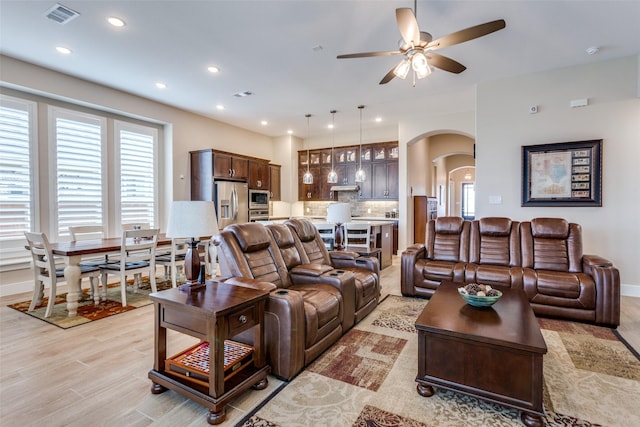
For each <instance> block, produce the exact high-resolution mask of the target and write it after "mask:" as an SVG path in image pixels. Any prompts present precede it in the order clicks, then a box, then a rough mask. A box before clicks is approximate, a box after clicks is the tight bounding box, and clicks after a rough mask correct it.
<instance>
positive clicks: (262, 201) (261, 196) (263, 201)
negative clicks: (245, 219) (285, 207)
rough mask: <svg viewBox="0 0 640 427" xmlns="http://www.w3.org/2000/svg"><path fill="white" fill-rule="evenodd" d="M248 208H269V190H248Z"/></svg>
mask: <svg viewBox="0 0 640 427" xmlns="http://www.w3.org/2000/svg"><path fill="white" fill-rule="evenodd" d="M249 209H269V192H268V191H267V190H249Z"/></svg>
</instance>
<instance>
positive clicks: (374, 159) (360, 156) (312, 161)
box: [298, 141, 399, 201]
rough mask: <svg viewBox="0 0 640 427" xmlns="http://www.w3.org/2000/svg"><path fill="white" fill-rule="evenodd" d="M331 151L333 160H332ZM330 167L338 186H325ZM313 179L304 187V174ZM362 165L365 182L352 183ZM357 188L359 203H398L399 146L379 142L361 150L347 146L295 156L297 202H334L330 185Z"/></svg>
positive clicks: (365, 146)
mask: <svg viewBox="0 0 640 427" xmlns="http://www.w3.org/2000/svg"><path fill="white" fill-rule="evenodd" d="M332 151H333V156H332ZM332 158H333V167H334V169H335V171H336V173H337V174H338V182H337V183H335V184H328V183H327V175H328V174H329V171H330V170H331V159H332ZM307 159H308V163H309V171H310V172H311V174H312V175H313V184H303V183H302V176H303V175H304V173H305V172H306V171H307ZM360 164H362V169H364V171H365V174H366V180H365V181H364V182H359V183H356V182H355V174H356V171H357V170H358V169H359V167H360ZM354 184H358V185H359V186H360V191H359V192H358V198H359V199H360V200H397V199H398V194H399V191H398V143H397V142H395V141H393V142H382V143H375V144H366V145H363V146H362V149H360V146H357V145H354V146H346V147H337V148H334V149H333V150H331V149H326V148H325V149H319V150H318V149H316V150H303V151H299V152H298V200H300V201H332V200H335V199H336V198H337V194H336V193H335V192H332V191H330V190H331V187H332V186H333V185H354Z"/></svg>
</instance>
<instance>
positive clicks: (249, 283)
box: [219, 277, 278, 292]
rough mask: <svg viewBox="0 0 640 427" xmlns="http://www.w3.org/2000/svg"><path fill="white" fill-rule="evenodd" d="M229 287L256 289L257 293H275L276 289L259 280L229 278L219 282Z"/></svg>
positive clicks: (272, 285)
mask: <svg viewBox="0 0 640 427" xmlns="http://www.w3.org/2000/svg"><path fill="white" fill-rule="evenodd" d="M219 281H220V282H222V283H227V284H229V285H235V286H242V287H245V288H252V289H257V290H259V291H268V292H271V291H275V290H276V289H277V288H278V287H277V286H276V285H274V284H273V283H271V282H261V281H259V280H255V279H250V278H248V277H230V278H225V279H222V280H219Z"/></svg>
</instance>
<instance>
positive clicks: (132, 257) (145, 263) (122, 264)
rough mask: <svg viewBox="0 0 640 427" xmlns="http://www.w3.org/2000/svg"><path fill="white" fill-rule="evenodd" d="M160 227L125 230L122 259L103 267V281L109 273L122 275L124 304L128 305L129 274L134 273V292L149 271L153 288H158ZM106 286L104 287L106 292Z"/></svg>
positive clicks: (121, 248) (121, 252)
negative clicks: (157, 258)
mask: <svg viewBox="0 0 640 427" xmlns="http://www.w3.org/2000/svg"><path fill="white" fill-rule="evenodd" d="M159 231H160V230H159V229H157V228H152V229H140V230H124V231H123V232H122V243H121V246H120V259H119V260H118V261H117V262H116V263H113V264H106V265H104V266H103V267H102V268H101V271H102V283H107V277H108V275H109V274H113V275H119V276H120V293H121V296H122V306H123V307H124V306H126V305H127V276H128V275H133V276H134V280H133V289H134V292H136V291H137V290H138V287H139V286H140V283H141V282H142V273H144V272H148V273H149V282H151V290H152V291H153V292H157V288H156V245H157V244H158V233H159ZM105 290H106V286H104V287H103V290H102V291H103V292H105Z"/></svg>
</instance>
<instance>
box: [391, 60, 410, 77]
mask: <svg viewBox="0 0 640 427" xmlns="http://www.w3.org/2000/svg"><path fill="white" fill-rule="evenodd" d="M410 68H411V61H409V59H403V60H402V62H400V63H399V64H398V65H396V68H394V69H393V74H394V75H395V76H396V77H398V78H401V79H406V78H407V74H409V69H410Z"/></svg>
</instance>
